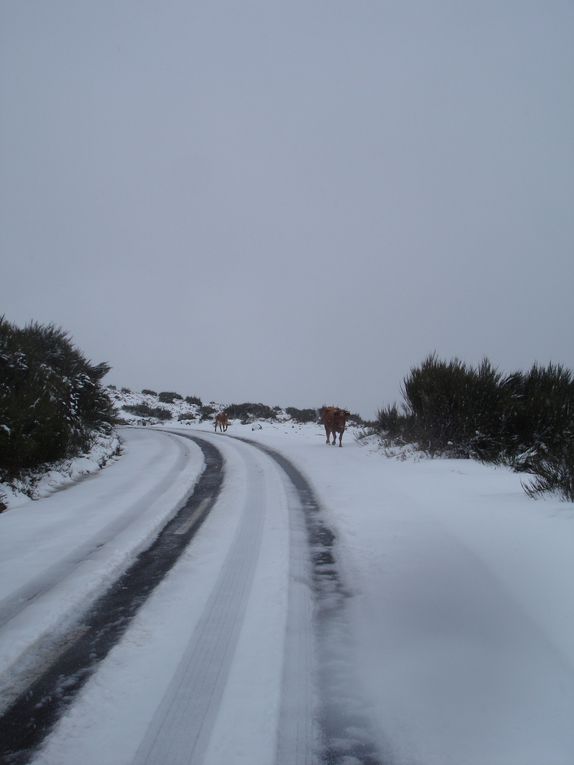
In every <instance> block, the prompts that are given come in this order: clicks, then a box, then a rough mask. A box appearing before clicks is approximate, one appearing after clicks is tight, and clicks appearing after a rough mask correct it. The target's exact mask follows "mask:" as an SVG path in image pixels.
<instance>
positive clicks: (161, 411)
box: [123, 403, 172, 420]
mask: <svg viewBox="0 0 574 765" xmlns="http://www.w3.org/2000/svg"><path fill="white" fill-rule="evenodd" d="M123 408H124V409H125V411H126V412H131V413H132V414H137V416H138V417H155V418H156V419H157V420H171V419H172V415H171V412H170V411H169V409H165V408H164V407H163V406H149V405H148V404H144V403H141V404H124V406H123Z"/></svg>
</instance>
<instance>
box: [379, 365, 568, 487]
mask: <svg viewBox="0 0 574 765" xmlns="http://www.w3.org/2000/svg"><path fill="white" fill-rule="evenodd" d="M402 394H403V402H402V405H401V406H400V407H399V406H397V405H396V404H393V405H391V406H386V407H385V408H383V409H381V410H380V411H379V412H378V415H377V420H376V422H375V423H374V426H373V429H374V431H375V432H376V433H378V434H379V436H380V437H381V438H382V440H383V441H384V442H385V443H386V444H389V445H392V446H397V445H398V446H400V445H407V444H416V445H417V447H418V448H419V449H421V450H423V451H426V452H427V453H429V454H431V455H435V454H441V455H445V456H451V457H463V458H475V459H479V460H482V461H484V462H491V463H497V464H505V465H509V466H511V467H512V468H513V469H515V470H518V471H524V472H529V473H531V474H533V475H534V479H533V481H531V482H530V483H525V490H526V492H527V493H528V494H529V495H530V496H533V497H534V496H537V495H539V494H541V493H542V492H546V491H556V492H558V493H559V494H560V495H561V496H562V497H563V498H564V499H567V500H570V501H574V378H573V375H572V372H571V371H570V370H568V369H566V368H565V367H563V366H561V365H559V364H549V365H548V366H540V365H538V364H534V365H533V366H532V368H531V369H530V370H528V371H527V372H513V373H512V374H508V375H505V374H503V373H501V372H499V371H498V370H497V369H496V368H495V367H493V365H492V364H491V363H490V362H489V361H488V359H485V360H484V361H483V362H482V363H481V364H479V365H478V366H477V367H472V366H470V365H467V364H465V363H463V362H462V361H459V360H458V359H454V360H451V361H442V360H440V359H438V358H437V357H436V356H435V355H434V354H433V355H431V356H428V357H427V358H426V359H425V360H424V361H423V363H422V364H421V365H420V366H417V367H413V368H412V369H411V370H410V372H409V374H408V375H407V377H405V378H404V380H403V384H402Z"/></svg>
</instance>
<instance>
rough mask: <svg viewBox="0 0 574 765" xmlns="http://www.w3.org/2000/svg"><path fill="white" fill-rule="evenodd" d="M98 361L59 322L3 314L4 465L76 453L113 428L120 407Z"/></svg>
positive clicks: (0, 422) (0, 393) (0, 408)
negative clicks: (14, 319)
mask: <svg viewBox="0 0 574 765" xmlns="http://www.w3.org/2000/svg"><path fill="white" fill-rule="evenodd" d="M108 371H109V367H108V365H107V364H92V363H91V362H90V361H88V360H87V359H86V358H85V356H84V355H83V354H82V353H81V352H80V351H79V350H78V349H77V348H76V347H75V346H74V345H73V343H72V341H71V340H70V337H69V335H68V334H67V333H66V332H65V331H64V330H62V329H60V328H58V327H55V326H54V325H41V324H38V323H35V322H33V323H31V324H29V325H28V326H26V327H25V328H24V329H20V328H18V327H16V326H15V325H13V324H11V323H10V322H8V321H6V319H5V318H4V317H2V318H0V471H2V472H3V473H4V474H5V475H7V476H10V475H15V474H16V473H17V472H18V471H20V470H22V469H23V468H30V467H35V466H36V465H39V464H41V463H44V462H50V461H53V460H57V459H61V458H63V457H69V456H73V455H75V454H78V453H80V452H81V451H84V450H86V449H88V448H89V445H90V443H91V441H92V439H93V437H94V435H95V434H96V433H98V432H104V431H108V432H109V430H110V429H111V426H112V423H113V422H114V409H113V406H112V403H111V401H110V399H109V397H108V394H107V392H106V391H105V390H104V389H103V388H102V386H101V379H102V377H104V375H105V374H106V373H107V372H108Z"/></svg>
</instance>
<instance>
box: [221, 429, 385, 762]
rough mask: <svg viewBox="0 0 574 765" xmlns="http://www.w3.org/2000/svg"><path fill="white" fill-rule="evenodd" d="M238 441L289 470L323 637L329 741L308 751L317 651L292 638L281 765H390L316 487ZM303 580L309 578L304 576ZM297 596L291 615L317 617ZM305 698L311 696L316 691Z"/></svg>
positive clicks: (322, 711)
mask: <svg viewBox="0 0 574 765" xmlns="http://www.w3.org/2000/svg"><path fill="white" fill-rule="evenodd" d="M230 437H231V438H236V437H234V436H230ZM237 440H239V441H243V442H245V443H248V444H250V445H252V446H255V447H256V448H258V449H260V450H261V451H263V452H264V453H265V454H267V455H268V456H269V457H271V458H272V459H273V460H274V461H275V462H276V463H277V464H278V465H279V466H280V467H281V468H282V471H283V473H284V474H285V475H286V476H287V479H288V481H289V483H290V485H291V489H292V493H293V494H294V495H295V499H294V500H293V502H292V503H291V506H290V511H291V513H292V519H291V535H292V539H293V538H294V537H297V536H300V535H301V533H302V531H303V533H304V534H305V535H306V541H307V544H308V546H309V548H310V566H309V563H303V562H302V561H299V563H297V562H295V566H294V573H295V571H297V570H298V571H299V576H300V575H301V574H302V572H304V571H305V570H307V571H309V568H310V577H311V582H312V588H313V604H312V606H313V608H314V624H315V628H316V633H317V635H316V641H317V645H316V654H317V669H316V671H317V675H318V678H317V682H318V686H319V693H320V701H319V707H320V708H319V718H320V728H321V739H322V740H321V742H320V744H319V748H320V752H319V754H318V755H317V751H316V749H315V751H314V750H313V747H311V746H309V742H310V740H311V737H312V735H313V731H312V726H311V722H310V715H311V702H310V701H309V700H308V701H307V702H305V700H304V698H301V685H300V684H301V682H305V681H304V680H302V672H301V665H302V666H303V667H304V669H303V672H304V673H306V675H307V678H309V676H310V674H311V661H310V651H311V647H310V646H305V647H304V646H303V645H302V643H303V642H304V641H305V639H306V637H305V631H304V630H301V631H300V633H299V634H297V633H296V632H295V633H293V631H291V633H290V635H291V636H290V637H289V633H288V643H287V650H286V657H285V668H284V678H283V707H284V709H283V710H282V715H281V717H282V722H281V723H280V726H279V738H278V757H277V765H311V764H312V763H315V765H317V763H318V762H320V763H322V764H323V765H383V760H382V758H381V756H380V754H379V752H378V749H377V747H376V745H375V744H374V739H373V736H372V735H371V733H370V725H369V723H368V722H367V716H366V715H365V714H364V713H363V710H364V702H363V701H362V699H361V698H360V697H359V696H358V694H357V693H356V692H355V691H354V686H355V682H354V678H353V677H352V670H351V667H350V663H349V658H348V655H349V651H350V645H351V638H350V634H349V625H348V622H347V618H346V609H345V601H346V599H347V597H348V593H347V591H346V589H345V587H344V585H343V582H342V580H341V577H340V575H339V572H338V568H337V562H336V558H335V552H334V546H335V542H336V538H335V535H334V533H333V532H332V531H331V530H330V529H329V527H328V526H327V525H326V523H325V521H324V518H323V513H322V511H321V505H320V503H319V501H318V500H317V498H316V497H315V494H314V492H313V489H312V488H311V485H310V484H309V482H308V481H307V479H306V478H305V477H304V475H303V474H302V473H301V472H300V471H299V470H298V469H297V468H296V467H295V466H294V465H293V463H292V462H290V461H289V460H288V459H286V458H285V457H284V456H283V455H282V454H280V453H279V452H277V451H275V450H274V449H271V448H270V447H268V446H264V445H262V444H260V443H257V442H255V441H251V440H250V439H246V438H238V437H237ZM302 575H303V576H305V574H304V573H303V574H302ZM295 577H296V578H295V581H296V580H297V579H298V575H297V574H295ZM292 578H293V576H292ZM292 594H293V593H292V592H290V594H289V601H290V609H292V610H293V611H294V612H295V611H297V610H299V611H300V614H299V617H298V618H299V619H309V618H312V617H311V615H310V614H311V607H309V609H308V610H307V612H306V613H305V612H304V611H301V609H302V605H303V603H304V600H302V599H301V596H300V595H299V598H297V597H295V596H293V600H292ZM292 616H293V615H292ZM296 623H297V619H296V620H295V624H296ZM308 682H309V680H308V679H307V683H308ZM305 693H307V694H310V691H309V690H307V691H305ZM301 702H302V703H301ZM305 717H306V718H307V719H305ZM304 742H306V744H305V743H304ZM294 755H295V759H293V756H294Z"/></svg>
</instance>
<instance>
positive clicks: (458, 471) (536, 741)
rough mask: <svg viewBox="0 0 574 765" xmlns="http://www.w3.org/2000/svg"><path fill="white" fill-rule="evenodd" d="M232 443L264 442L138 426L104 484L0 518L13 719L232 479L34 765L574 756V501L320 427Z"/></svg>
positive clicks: (555, 761) (470, 763)
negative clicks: (406, 458)
mask: <svg viewBox="0 0 574 765" xmlns="http://www.w3.org/2000/svg"><path fill="white" fill-rule="evenodd" d="M231 435H238V436H245V437H247V438H248V439H249V440H250V441H256V442H258V443H257V444H253V443H245V442H244V441H242V440H240V439H238V438H230V437H229V434H228V435H227V436H225V435H220V434H218V435H214V434H213V432H200V431H198V430H193V431H191V432H190V431H187V433H186V436H187V437H177V436H175V435H171V434H167V433H165V432H163V433H162V432H157V431H146V430H139V431H138V430H128V431H126V432H125V439H126V453H125V455H124V456H123V457H122V458H121V459H120V460H119V461H118V462H117V463H116V464H115V465H113V466H111V467H110V468H107V469H106V470H104V471H103V473H102V474H101V475H100V476H98V477H97V478H95V479H89V480H88V481H85V482H83V483H81V484H78V485H77V486H74V487H72V488H71V489H69V490H67V491H64V492H60V493H58V494H56V495H54V496H52V497H50V498H49V499H48V500H42V501H41V502H38V503H34V504H33V506H32V508H24V509H22V510H18V512H17V513H16V512H13V513H12V512H11V513H8V514H5V515H4V516H2V518H0V522H1V523H2V524H3V528H2V531H3V533H2V535H1V537H0V552H1V553H2V558H1V560H2V563H1V564H0V566H1V567H2V568H1V569H0V573H1V574H2V579H1V584H0V587H1V589H0V595H1V599H0V614H3V615H4V623H3V625H2V627H1V628H0V667H1V668H2V670H1V671H0V683H1V684H0V690H1V691H2V699H3V704H4V706H3V709H7V707H8V706H9V703H10V701H11V700H13V698H14V688H16V689H21V688H22V687H23V685H24V684H26V681H30V679H31V678H33V677H35V676H37V672H38V665H39V663H40V662H42V661H45V660H46V657H51V656H52V653H53V644H52V643H51V641H53V642H55V643H57V640H58V639H60V638H61V637H62V636H64V637H66V634H67V630H69V629H70V628H71V625H72V624H73V621H72V619H71V615H70V612H72V613H77V611H78V608H79V606H80V604H85V602H86V601H87V600H90V601H91V600H93V599H94V598H96V596H98V595H99V594H100V593H101V592H102V591H104V590H106V589H107V588H108V587H109V586H110V584H111V583H112V582H113V581H115V580H116V579H117V577H118V575H119V574H120V573H121V572H122V571H124V570H126V569H128V570H129V567H130V566H131V565H133V562H134V560H136V558H137V556H138V554H139V553H140V552H141V551H142V550H144V549H145V548H146V547H148V546H149V544H150V541H151V540H152V539H153V538H154V537H155V536H157V534H158V532H159V530H160V529H161V528H162V527H163V526H165V525H166V523H168V527H169V521H170V519H171V518H172V517H173V516H174V513H175V512H176V511H177V510H178V509H179V508H181V507H182V506H184V505H185V502H184V499H185V498H186V497H187V496H188V495H190V492H191V490H192V489H193V487H195V488H196V490H197V486H198V485H199V484H200V482H201V480H202V478H201V477H202V476H203V477H205V476H206V475H207V474H208V473H209V470H208V469H206V466H208V467H209V464H211V463H213V464H212V468H211V469H212V470H214V475H215V474H217V473H218V472H219V474H220V476H219V477H220V479H221V478H222V479H223V480H222V483H221V487H220V488H218V489H217V491H215V494H214V503H213V507H212V509H211V511H210V512H209V514H208V515H207V517H206V518H205V521H204V522H203V524H202V525H201V528H200V529H199V530H198V531H197V533H196V534H195V536H194V538H193V539H192V540H191V542H190V543H189V544H188V545H187V546H186V547H185V549H184V551H183V553H182V554H181V556H180V557H179V559H178V561H177V562H176V563H175V565H174V566H173V567H172V568H171V570H170V572H169V574H168V575H167V576H165V578H163V579H162V581H161V582H160V584H159V585H158V586H157V587H155V589H153V592H151V594H150V596H149V597H148V598H147V600H146V601H145V603H144V604H143V605H142V606H141V608H139V610H137V613H136V612H134V614H133V618H132V617H130V621H129V625H127V626H126V628H125V629H123V627H122V629H121V630H120V633H121V639H120V640H119V641H118V642H117V645H115V646H114V647H112V648H111V650H107V651H106V653H105V655H101V656H100V658H101V661H100V662H99V663H98V665H97V671H96V672H94V673H90V674H89V677H86V678H85V682H83V684H82V685H81V687H80V685H78V687H77V688H76V689H75V690H74V699H73V703H72V704H71V705H69V706H66V704H65V703H64V704H63V707H62V708H65V713H64V714H63V716H62V718H61V719H60V721H59V722H58V724H57V725H55V727H54V728H53V731H52V732H51V734H50V735H49V736H48V737H47V738H46V739H45V740H44V742H43V744H42V747H41V748H40V749H39V750H38V751H36V752H35V754H34V757H33V762H34V763H35V764H36V765H76V764H77V763H78V762H81V763H82V765H96V763H98V765H100V764H101V763H102V762H105V763H109V764H110V765H143V764H144V763H148V764H151V763H160V762H161V763H164V762H165V763H169V765H172V764H173V765H179V763H194V764H195V763H198V765H228V763H233V765H235V764H237V765H298V764H299V763H305V764H306V765H307V764H308V765H318V764H319V763H330V764H331V765H407V764H408V765H485V763H488V765H540V763H541V762H544V763H548V765H571V763H572V762H573V761H574V729H573V728H572V725H571V719H572V714H573V712H574V598H573V597H572V588H571V586H570V582H571V581H572V576H573V575H574V564H573V561H574V541H573V540H574V535H573V532H572V528H573V523H574V508H573V507H572V506H571V505H568V504H566V505H564V504H561V503H556V502H555V501H553V500H551V499H550V500H547V501H545V502H540V503H532V502H531V501H530V500H528V498H527V497H526V496H525V495H524V493H523V491H522V489H521V487H520V478H519V477H518V476H516V475H514V474H512V473H509V471H505V470H501V469H494V468H488V467H485V466H483V465H478V464H476V463H472V462H468V461H466V462H465V461H441V460H435V461H431V462H421V463H416V462H407V463H400V462H396V461H392V460H386V459H384V458H383V457H382V456H381V455H380V454H377V453H375V452H372V451H369V449H365V448H361V447H360V446H359V445H358V444H357V443H355V442H353V441H352V439H348V440H347V443H346V444H345V448H344V449H332V448H327V447H325V445H324V442H323V438H322V435H321V433H320V432H319V431H318V429H317V428H316V427H313V426H310V427H307V428H305V427H302V428H299V429H292V428H291V427H287V426H284V425H281V424H277V425H273V426H268V427H267V428H265V429H264V430H261V431H253V432H252V431H251V429H250V428H244V429H241V428H240V427H237V426H235V427H234V428H233V433H232V434H231ZM189 437H193V438H195V439H196V440H195V441H194V440H190V438H189ZM256 445H258V446H259V448H255V447H256ZM214 447H215V448H214ZM210 454H211V455H212V457H210V456H209V455H210ZM215 454H218V455H220V456H219V457H217V458H216V457H213V455H215ZM217 460H220V461H221V460H222V463H221V464H222V465H223V468H221V464H220V466H219V468H217V466H216V463H217ZM114 485H115V486H116V487H120V486H123V487H124V488H123V490H117V491H116V490H114V488H113V487H114ZM196 500H197V501H196V503H195V504H196V505H197V507H198V508H199V509H200V510H201V508H203V509H205V508H206V505H205V499H202V498H201V497H199V496H198V497H197V498H196ZM190 502H191V500H190ZM192 504H193V503H192ZM197 507H196V509H197ZM39 511H41V514H40V512H39ZM190 523H191V524H192V523H193V522H192V521H190V520H189V518H187V519H186V518H185V517H184V516H178V518H177V519H176V520H174V521H173V522H172V525H171V531H170V534H171V537H172V538H176V537H177V538H180V537H183V536H184V535H185V534H187V533H189V531H190ZM4 532H5V533H4ZM71 550H74V554H71ZM22 555H25V556H26V557H25V559H24V561H23V562H21V556H22ZM143 568H145V566H144V567H143ZM43 572H44V573H43ZM112 589H113V588H112ZM144 589H145V587H144ZM116 621H117V620H116ZM82 624H84V625H85V624H86V619H85V617H84V619H83V621H82ZM86 632H87V633H88V634H89V633H95V632H97V629H95V628H93V627H90V628H89V629H88V630H86ZM34 636H36V638H34ZM76 674H77V673H76ZM74 681H75V680H74V678H72V679H71V685H70V687H71V686H72V685H73V682H74ZM64 701H65V699H64ZM25 760H26V758H22V759H20V760H18V759H16V760H15V762H20V761H21V762H24V761H25ZM2 761H4V760H2ZM5 761H6V762H9V760H8V759H6V760H5Z"/></svg>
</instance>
